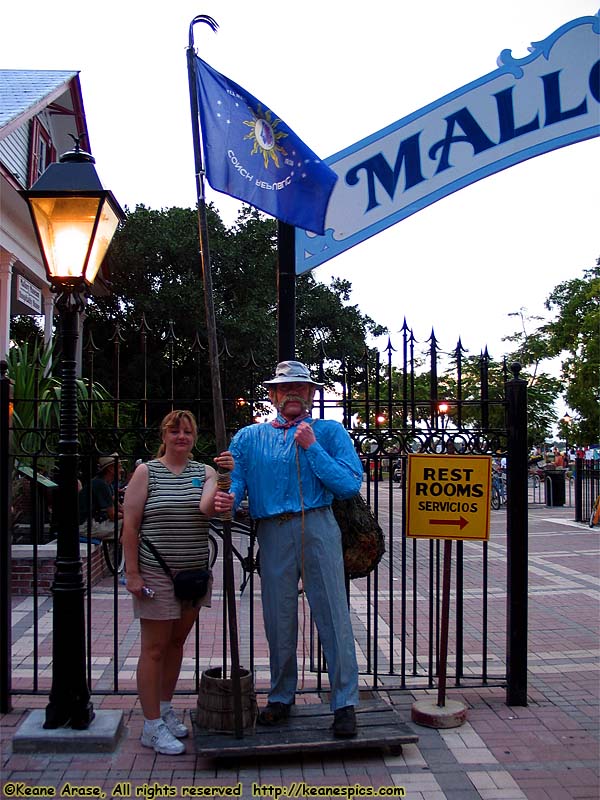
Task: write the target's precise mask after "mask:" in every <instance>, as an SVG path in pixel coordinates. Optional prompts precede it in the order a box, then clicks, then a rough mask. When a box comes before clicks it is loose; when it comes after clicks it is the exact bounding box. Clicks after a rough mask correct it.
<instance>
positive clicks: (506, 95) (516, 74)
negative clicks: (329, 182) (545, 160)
mask: <svg viewBox="0 0 600 800" xmlns="http://www.w3.org/2000/svg"><path fill="white" fill-rule="evenodd" d="M530 51H531V54H530V55H528V56H526V57H525V58H518V59H517V58H513V56H512V54H511V51H510V50H503V51H502V53H500V56H499V58H498V65H499V68H498V69H497V70H495V71H494V72H490V73H488V74H487V75H484V76H483V77H482V78H479V79H478V80H476V81H473V82H472V83H469V84H467V86H463V87H462V88H461V89H457V90H456V91H454V92H452V93H451V94H449V95H446V96H445V97H442V98H440V99H439V100H436V101H435V102H433V103H431V104H430V105H428V106H425V108H422V109H420V110H419V111H415V112H414V113H413V114H410V115H409V116H408V117H404V119H401V120H399V121H398V122H395V123H393V124H392V125H389V126H388V127H387V128H384V129H383V130H381V131H378V132H377V133H373V134H372V135H371V136H368V137H367V138H366V139H363V140H362V141H360V142H356V143H355V144H353V145H351V146H350V147H348V148H346V149H345V150H342V151H341V152H339V153H337V154H336V155H334V156H331V157H330V158H328V159H326V161H327V163H328V164H329V165H330V166H331V168H332V169H333V170H334V172H336V173H337V175H338V180H337V183H336V184H335V187H334V189H333V193H332V195H331V198H330V201H329V206H328V208H327V215H326V218H325V234H324V235H323V236H317V235H315V234H310V233H307V232H306V231H302V230H300V229H296V272H297V273H298V274H300V273H302V272H306V271H307V270H310V269H313V267H317V266H318V265H319V264H323V263H324V262H326V261H328V260H329V259H330V258H333V257H334V256H336V255H338V254H339V253H342V252H344V251H345V250H348V249H349V248H350V247H353V246H354V245H355V244H358V243H359V242H362V241H364V240H365V239H368V238H369V237H370V236H374V235H375V234H377V233H379V232H380V231H382V230H385V229H386V228H389V227H390V226H391V225H394V224H395V223H396V222H400V220H403V219H406V218H407V217H409V216H411V214H415V213H416V212H417V211H420V210H421V209H423V208H426V206H429V205H431V204H432V203H435V202H436V201H437V200H440V199H441V198H443V197H446V196H447V195H449V194H451V193H452V192H456V191H457V190H459V189H462V188H464V187H465V186H469V185H470V184H472V183H475V181H478V180H480V179H481V178H485V177H487V176H488V175H493V174H494V173H495V172H500V170H503V169H506V168H507V167H511V166H513V165H514V164H518V163H519V162H521V161H525V160H526V159H528V158H533V157H534V156H539V155H541V154H543V153H548V152H550V151H551V150H555V149H557V148H559V147H564V146H565V145H568V144H573V143H575V142H581V141H583V140H585V139H591V138H592V137H594V136H599V135H600V17H598V16H595V17H591V16H590V17H580V18H579V19H575V20H572V21H571V22H568V23H566V24H565V25H563V26H562V27H561V28H559V29H558V30H557V31H555V32H554V33H553V34H551V35H550V36H549V37H548V38H547V39H545V40H544V41H542V42H534V43H533V44H532V46H531V48H530ZM394 85H395V84H394V81H393V80H391V81H390V86H391V87H394ZM593 173H594V170H593V165H590V174H589V175H582V180H592V179H593V178H592V177H591V176H592V174H593ZM557 191H558V190H557ZM527 202H534V199H531V198H530V199H528V200H527Z"/></svg>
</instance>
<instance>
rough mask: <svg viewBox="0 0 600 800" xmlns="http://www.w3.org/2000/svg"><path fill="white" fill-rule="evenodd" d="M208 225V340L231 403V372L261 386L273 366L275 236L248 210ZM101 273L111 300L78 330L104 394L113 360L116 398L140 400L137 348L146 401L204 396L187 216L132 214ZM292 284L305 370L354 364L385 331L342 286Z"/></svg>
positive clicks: (198, 294)
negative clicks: (88, 341) (326, 363)
mask: <svg viewBox="0 0 600 800" xmlns="http://www.w3.org/2000/svg"><path fill="white" fill-rule="evenodd" d="M207 225H208V231H209V241H210V260H211V264H212V273H211V274H212V283H213V303H214V308H215V317H216V321H217V334H218V338H219V342H220V344H221V346H222V347H223V370H222V372H223V378H222V383H223V393H224V395H225V396H227V397H240V396H244V395H245V394H246V393H247V391H248V389H249V387H248V385H247V374H246V375H244V374H242V372H241V370H240V365H242V364H248V363H252V364H255V365H256V368H255V373H256V379H257V381H260V379H262V378H264V375H265V374H267V373H270V372H271V370H272V369H273V367H274V363H275V361H276V354H277V342H276V337H277V242H276V234H277V228H276V223H275V222H274V221H273V220H270V219H265V218H263V217H262V216H261V215H260V214H259V212H257V211H256V210H254V209H251V208H249V207H244V208H243V209H242V211H241V212H240V214H239V215H238V218H237V220H236V222H235V224H234V225H233V226H232V227H231V228H229V229H228V228H226V227H225V225H224V224H223V222H222V220H221V219H220V217H219V215H218V213H217V211H216V210H215V208H214V207H213V206H209V207H208V209H207ZM106 266H107V269H108V272H109V275H110V281H111V284H112V285H111V295H110V296H107V297H94V298H93V300H92V301H91V303H90V306H89V308H88V314H87V317H88V319H87V323H86V324H87V327H88V330H90V331H93V342H94V344H95V346H96V347H97V348H99V349H98V351H96V352H95V355H94V363H95V374H96V375H97V376H98V378H99V380H101V381H102V382H103V383H104V384H105V385H107V386H109V387H110V386H111V382H112V378H111V375H112V374H113V366H114V358H115V353H116V352H118V353H119V358H120V361H121V363H126V364H127V367H128V369H127V371H126V373H124V375H123V380H122V383H121V385H120V387H119V394H120V396H121V397H123V396H124V397H139V396H140V395H141V393H142V392H143V391H144V387H143V386H142V385H141V381H142V378H141V377H138V376H142V374H143V371H142V369H141V366H142V362H143V360H144V347H145V351H146V353H148V352H149V353H151V354H152V369H151V371H150V374H148V375H147V376H146V380H147V386H146V391H147V392H148V393H149V394H156V393H157V392H158V391H159V387H164V386H165V385H167V386H168V385H169V382H172V381H173V380H175V381H176V383H177V394H178V396H179V397H181V396H186V393H187V396H190V397H192V396H197V389H198V387H199V386H204V387H205V391H206V392H208V393H209V392H210V375H209V365H208V358H207V355H206V352H205V350H206V347H207V337H206V326H205V308H204V293H203V283H202V271H201V261H200V254H199V244H198V218H197V214H196V212H195V211H194V210H192V209H182V208H170V209H164V210H161V211H157V210H152V209H149V208H146V207H145V206H138V207H137V208H136V209H135V211H133V212H129V213H128V214H127V218H126V221H125V223H124V225H123V226H122V228H121V229H120V230H119V232H118V233H117V235H116V236H115V238H114V240H113V244H112V245H111V248H110V251H109V254H108V256H107V260H106ZM296 283H297V290H296V294H297V300H296V303H297V320H296V331H297V336H296V340H297V354H298V358H301V359H303V360H305V361H306V362H308V363H309V364H314V363H316V362H317V361H318V360H319V358H320V357H321V355H322V351H323V349H324V352H325V354H326V356H327V357H328V358H330V359H339V358H341V357H342V356H348V355H351V356H352V355H354V356H356V355H357V354H359V353H362V352H363V351H364V349H365V347H366V340H367V336H368V334H369V333H373V334H379V333H381V332H382V331H384V330H385V329H384V328H382V327H381V326H378V325H376V323H375V322H374V321H373V320H371V319H370V318H369V317H367V316H365V315H363V314H361V312H360V311H359V309H358V306H357V305H352V304H350V302H349V299H350V290H351V285H350V283H349V282H347V281H342V280H333V281H332V283H331V286H325V285H323V284H320V283H318V282H317V281H316V280H315V279H314V277H313V276H312V275H311V274H308V275H305V276H302V277H300V278H299V279H298V280H297V282H296ZM143 320H145V324H144V322H143ZM115 323H118V333H117V336H116V337H115V336H114V334H113V330H114V326H115ZM194 341H195V347H192V346H191V345H192V343H193V342H194ZM117 345H118V348H117ZM171 359H172V360H173V369H174V370H175V376H174V374H173V372H172V370H171ZM334 377H335V376H334V375H331V376H329V378H330V379H331V380H333V378H334ZM112 389H113V391H115V389H116V387H114V386H113V387H112Z"/></svg>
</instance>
